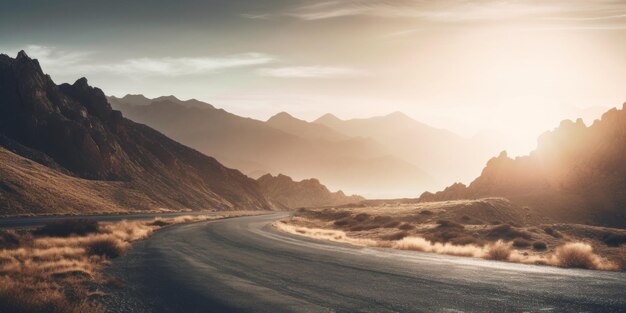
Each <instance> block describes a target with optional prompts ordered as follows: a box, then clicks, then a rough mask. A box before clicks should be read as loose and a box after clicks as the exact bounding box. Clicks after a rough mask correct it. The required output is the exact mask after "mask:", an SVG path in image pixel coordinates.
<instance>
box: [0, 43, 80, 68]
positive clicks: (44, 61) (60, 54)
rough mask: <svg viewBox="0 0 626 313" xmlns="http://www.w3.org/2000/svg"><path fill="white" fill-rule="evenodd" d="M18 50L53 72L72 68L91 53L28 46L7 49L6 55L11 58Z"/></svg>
mask: <svg viewBox="0 0 626 313" xmlns="http://www.w3.org/2000/svg"><path fill="white" fill-rule="evenodd" d="M19 50H24V51H25V52H26V54H28V56H29V57H31V58H35V59H37V60H38V61H39V64H41V65H42V66H45V68H46V69H50V70H53V71H57V72H58V71H66V70H68V69H70V68H72V67H73V66H76V65H78V64H80V63H82V62H85V61H86V60H87V59H88V58H89V56H90V55H92V53H91V52H88V51H66V50H62V49H57V48H55V47H47V46H40V45H28V46H26V47H24V48H23V49H18V50H15V49H8V50H5V51H7V52H6V53H7V54H8V55H11V56H15V55H17V53H18V51H19Z"/></svg>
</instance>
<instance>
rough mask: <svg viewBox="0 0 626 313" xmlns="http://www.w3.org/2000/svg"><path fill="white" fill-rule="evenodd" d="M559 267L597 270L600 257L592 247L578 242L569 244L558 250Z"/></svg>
mask: <svg viewBox="0 0 626 313" xmlns="http://www.w3.org/2000/svg"><path fill="white" fill-rule="evenodd" d="M556 259H557V265H559V266H562V267H575V268H588V269H592V268H596V267H597V265H598V263H599V262H598V256H596V255H595V254H594V253H593V249H592V248H591V246H590V245H588V244H585V243H581V242H576V243H568V244H565V245H563V246H561V247H559V248H557V249H556Z"/></svg>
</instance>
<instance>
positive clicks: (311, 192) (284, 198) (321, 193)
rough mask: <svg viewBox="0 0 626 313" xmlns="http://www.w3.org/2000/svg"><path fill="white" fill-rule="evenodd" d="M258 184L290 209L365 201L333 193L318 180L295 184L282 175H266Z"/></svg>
mask: <svg viewBox="0 0 626 313" xmlns="http://www.w3.org/2000/svg"><path fill="white" fill-rule="evenodd" d="M257 182H258V183H259V186H260V187H261V190H263V192H264V193H265V194H267V195H269V196H270V197H271V198H272V199H274V200H275V201H277V202H279V203H280V204H282V205H284V206H286V207H288V208H290V209H298V208H308V207H322V206H336V205H343V204H349V203H358V202H361V201H363V200H365V199H364V198H363V197H361V196H357V195H352V196H346V195H345V194H344V193H343V192H342V191H341V190H340V191H337V192H331V191H329V190H328V188H326V186H324V185H322V184H321V183H320V182H319V181H318V180H317V179H305V180H302V181H299V182H295V181H293V180H292V179H291V177H289V176H285V175H282V174H279V175H278V176H272V175H270V174H266V175H263V176H261V177H259V179H257Z"/></svg>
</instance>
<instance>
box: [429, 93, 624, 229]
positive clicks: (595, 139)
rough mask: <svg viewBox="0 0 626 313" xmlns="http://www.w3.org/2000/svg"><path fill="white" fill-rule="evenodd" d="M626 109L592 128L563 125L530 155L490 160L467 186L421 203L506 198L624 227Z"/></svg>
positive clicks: (541, 210) (573, 218) (557, 214)
mask: <svg viewBox="0 0 626 313" xmlns="http://www.w3.org/2000/svg"><path fill="white" fill-rule="evenodd" d="M624 156H626V104H625V105H624V108H622V110H618V109H611V110H609V111H608V112H606V113H605V114H604V115H603V116H602V118H601V119H599V120H596V121H595V122H594V123H593V124H592V125H591V126H586V125H585V124H584V123H583V121H582V120H580V119H579V120H577V121H575V122H574V121H569V120H566V121H563V122H561V124H560V125H559V127H558V128H556V129H555V130H553V131H550V132H546V133H544V134H543V135H541V136H540V138H539V140H538V145H537V149H536V150H534V151H533V152H532V153H531V154H530V155H528V156H523V157H518V158H515V159H512V158H510V157H508V156H507V154H506V152H503V153H501V154H500V155H499V156H498V157H495V158H492V159H491V160H489V162H488V163H487V166H486V167H485V168H484V169H483V171H482V174H481V175H480V176H479V177H478V178H476V179H475V180H474V181H473V182H472V183H471V184H470V185H469V186H467V187H465V186H463V185H459V184H455V185H453V186H451V187H448V188H446V189H445V190H443V191H440V192H437V193H435V194H432V193H424V194H423V195H422V197H421V198H420V199H421V200H423V201H437V200H452V199H477V198H483V197H492V196H498V197H506V198H508V199H510V200H512V201H514V202H515V203H518V204H521V205H524V206H528V207H529V208H530V209H533V210H534V211H535V213H536V214H544V215H548V216H551V217H553V218H556V219H559V220H562V221H568V222H578V223H591V224H600V225H607V226H618V227H626V158H625V157H624Z"/></svg>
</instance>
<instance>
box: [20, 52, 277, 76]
mask: <svg viewBox="0 0 626 313" xmlns="http://www.w3.org/2000/svg"><path fill="white" fill-rule="evenodd" d="M23 50H24V51H26V53H27V54H28V55H29V56H30V57H31V58H35V59H37V60H39V63H40V64H41V66H42V67H43V68H44V69H45V71H47V72H48V71H49V72H51V73H54V74H70V75H85V74H90V73H110V74H118V75H127V76H139V77H143V76H184V75H198V74H206V73H214V72H219V71H221V70H225V69H230V68H239V67H247V66H255V65H263V64H269V63H271V62H274V61H275V59H274V58H273V57H272V56H269V55H266V54H263V53H243V54H234V55H229V56H223V57H209V56H204V57H161V58H129V59H124V60H120V61H113V62H103V63H102V62H101V63H98V61H97V58H95V57H93V56H94V55H95V53H93V52H85V51H71V52H70V51H66V50H62V49H57V48H55V47H46V46H39V45H29V46H26V47H25V48H24V49H23ZM8 53H9V54H11V55H16V54H17V51H13V50H8Z"/></svg>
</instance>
